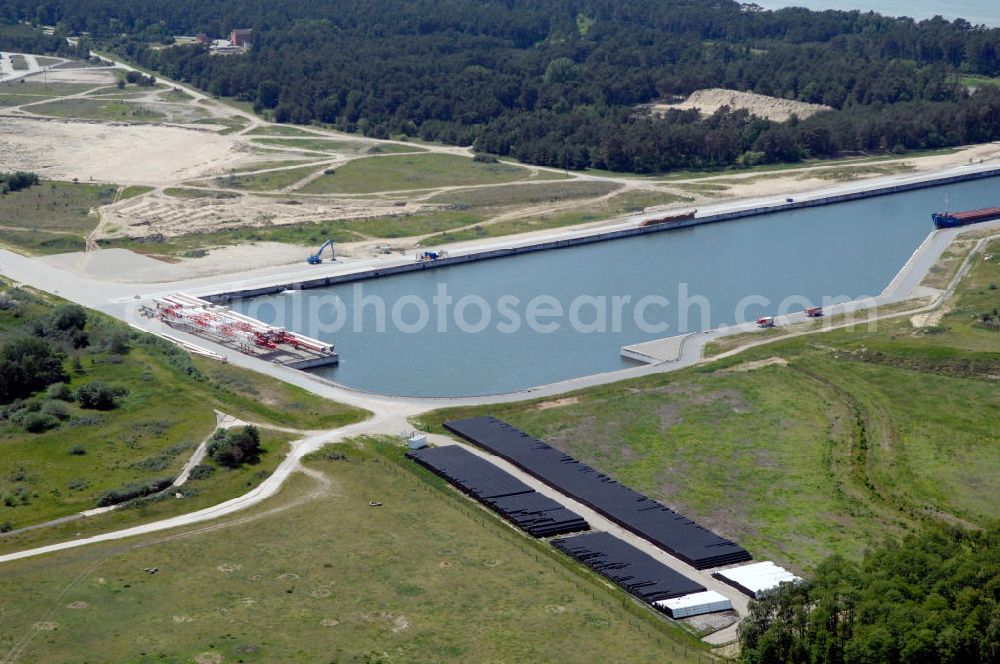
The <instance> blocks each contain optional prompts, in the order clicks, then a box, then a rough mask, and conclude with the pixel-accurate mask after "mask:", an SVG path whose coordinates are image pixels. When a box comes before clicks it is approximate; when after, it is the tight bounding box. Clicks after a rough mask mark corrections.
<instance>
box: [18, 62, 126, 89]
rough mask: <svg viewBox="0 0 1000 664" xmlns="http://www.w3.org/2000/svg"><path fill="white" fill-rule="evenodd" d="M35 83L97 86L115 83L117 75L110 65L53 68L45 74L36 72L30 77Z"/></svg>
mask: <svg viewBox="0 0 1000 664" xmlns="http://www.w3.org/2000/svg"><path fill="white" fill-rule="evenodd" d="M27 80H29V81H31V82H33V83H41V82H42V81H43V80H46V81H48V82H49V83H87V84H92V85H94V86H95V87H99V86H102V85H114V84H115V75H114V71H113V70H112V69H111V68H110V67H84V68H81V69H53V70H51V71H49V72H47V73H46V74H45V76H44V79H43V77H42V76H40V75H38V74H36V75H34V76H32V77H31V78H30V79H27Z"/></svg>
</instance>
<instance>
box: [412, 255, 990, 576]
mask: <svg viewBox="0 0 1000 664" xmlns="http://www.w3.org/2000/svg"><path fill="white" fill-rule="evenodd" d="M998 254H1000V242H996V243H994V244H993V245H992V246H990V247H989V248H988V249H987V250H986V251H985V252H984V255H983V256H981V257H980V258H979V259H978V260H977V263H976V265H975V268H974V269H973V271H972V272H971V273H970V274H969V276H968V277H967V278H966V279H965V280H964V281H963V284H962V288H961V290H960V291H959V295H958V297H957V298H956V299H955V301H954V303H953V308H952V309H951V311H950V313H948V314H947V315H945V316H944V318H943V319H942V321H941V322H940V324H939V325H938V326H936V327H934V328H929V329H927V328H924V329H914V328H912V326H911V324H910V322H909V320H908V319H902V320H895V319H894V320H891V321H882V322H880V323H879V324H878V327H877V329H876V330H869V329H868V327H867V326H862V327H858V328H854V329H849V330H843V331H834V332H828V333H825V334H820V335H813V336H807V337H800V338H797V339H792V340H787V341H778V342H776V343H773V344H769V345H767V346H764V347H761V348H757V349H753V350H751V351H747V352H746V353H742V354H740V355H738V356H735V357H731V358H728V359H726V360H721V361H718V362H715V363H711V364H707V365H705V366H702V367H697V368H693V369H688V370H684V371H680V372H676V373H671V374H664V375H658V376H652V377H648V378H643V379H638V380H633V381H628V382H624V383H620V384H615V385H610V386H605V387H599V388H594V389H590V390H585V391H582V392H578V393H575V394H573V395H570V397H569V398H568V399H566V400H561V401H550V402H549V403H547V404H545V405H546V407H545V408H542V407H540V405H541V404H539V403H538V402H534V403H527V404H504V405H497V406H487V407H477V408H462V409H450V410H445V411H440V412H438V413H435V414H432V415H428V416H424V417H422V418H421V419H420V422H419V424H420V425H421V426H424V427H427V428H429V429H431V430H436V431H441V428H440V422H441V421H442V420H444V419H448V418H452V417H457V416H465V415H471V414H479V413H484V414H485V413H489V414H493V415H496V416H498V417H501V418H502V419H505V420H508V421H510V422H512V423H513V424H515V425H517V426H519V427H521V428H523V429H525V430H526V431H528V432H529V433H531V434H533V435H535V436H538V437H540V438H542V439H543V440H546V441H548V442H549V443H551V444H553V445H555V446H557V447H559V448H560V449H563V450H565V451H567V452H568V453H570V454H572V455H574V456H576V457H578V458H579V459H581V460H583V461H586V462H588V463H591V464H593V465H595V466H596V467H597V468H600V469H601V470H604V471H607V472H609V473H610V474H611V475H612V476H614V477H616V478H617V479H619V480H621V481H622V482H624V483H625V484H628V485H629V486H632V487H634V488H636V489H639V490H641V491H644V492H646V493H648V494H649V495H651V496H653V497H656V498H658V499H660V500H662V501H664V502H665V503H666V504H668V505H670V506H672V507H675V508H677V509H678V510H679V511H680V512H682V513H684V514H686V515H688V516H691V517H692V518H695V519H696V520H698V521H699V522H701V523H703V524H704V525H706V526H709V527H711V528H713V529H715V530H717V531H718V532H720V533H722V534H724V535H726V536H729V537H732V538H734V539H736V540H737V541H738V542H740V543H741V544H742V545H744V546H746V547H747V548H748V549H750V551H751V552H752V553H753V554H754V555H755V556H756V557H758V558H762V559H764V558H772V559H774V560H776V561H778V562H779V563H784V564H787V565H790V566H792V567H793V568H794V569H797V570H803V571H808V570H810V569H811V568H812V567H813V566H814V565H815V564H816V563H818V562H819V561H820V560H821V559H822V558H823V557H824V556H826V555H828V554H830V553H840V554H844V555H846V556H849V557H852V558H857V557H859V556H860V554H861V553H862V552H863V550H864V548H865V547H866V546H867V544H868V543H869V542H872V541H875V540H878V539H880V538H882V537H884V536H886V535H889V534H895V535H899V534H902V533H904V532H906V531H908V530H911V529H913V528H917V527H919V526H920V525H921V524H923V523H927V522H930V521H941V522H946V523H959V524H970V525H976V524H978V525H983V524H986V523H989V522H990V521H991V520H993V519H995V518H996V498H995V497H996V496H997V495H1000V435H998V432H997V429H996V422H998V421H1000V390H997V388H996V376H997V375H998V374H1000V332H998V331H997V330H996V329H990V328H988V327H985V326H983V325H981V324H979V323H978V320H979V316H980V315H981V314H983V313H987V312H992V311H993V310H995V309H996V308H997V307H998V306H1000V296H998V295H997V293H998V291H997V290H995V289H993V288H991V287H990V284H996V283H997V282H1000V259H998V258H997V256H998ZM986 257H989V258H988V259H987V258H986Z"/></svg>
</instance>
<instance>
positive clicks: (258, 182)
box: [212, 166, 322, 191]
mask: <svg viewBox="0 0 1000 664" xmlns="http://www.w3.org/2000/svg"><path fill="white" fill-rule="evenodd" d="M321 168H322V166H303V167H301V168H289V169H283V170H280V171H269V172H267V173H257V174H255V175H236V174H233V175H225V176H223V177H218V178H214V179H213V180H212V184H214V185H216V186H218V187H222V188H224V189H245V190H247V191H274V190H276V189H284V188H286V187H290V186H292V185H293V184H295V183H296V182H299V181H300V180H304V179H305V178H307V177H309V176H310V175H312V174H313V173H315V172H316V171H317V170H319V169H321Z"/></svg>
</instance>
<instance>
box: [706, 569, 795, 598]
mask: <svg viewBox="0 0 1000 664" xmlns="http://www.w3.org/2000/svg"><path fill="white" fill-rule="evenodd" d="M712 576H714V577H715V578H716V579H718V580H719V581H722V582H723V583H728V584H729V585H731V586H732V587H733V588H736V589H737V590H739V591H740V592H741V593H743V594H745V595H749V596H750V597H753V598H754V599H760V597H761V596H762V595H764V593H766V592H768V591H769V590H774V589H775V588H777V587H778V586H779V585H780V584H782V583H800V582H801V581H802V579H800V578H799V577H797V576H795V575H794V574H792V573H791V572H789V571H788V570H787V569H785V568H783V567H778V566H777V565H775V564H774V563H773V562H771V561H770V560H765V561H764V562H761V563H752V564H750V565H741V566H740V567H732V568H730V569H724V570H721V571H718V572H713V573H712Z"/></svg>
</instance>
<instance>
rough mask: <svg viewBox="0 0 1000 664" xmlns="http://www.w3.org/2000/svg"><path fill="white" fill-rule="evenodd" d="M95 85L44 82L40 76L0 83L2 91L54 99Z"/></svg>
mask: <svg viewBox="0 0 1000 664" xmlns="http://www.w3.org/2000/svg"><path fill="white" fill-rule="evenodd" d="M95 87H97V86H96V85H95V84H93V83H44V82H43V81H42V80H41V79H40V78H36V77H29V78H28V79H20V80H17V81H11V82H10V83H3V84H0V93H3V94H12V95H30V96H32V97H47V98H50V99H52V98H56V97H65V96H66V95H75V94H79V93H81V92H86V91H87V90H92V89H94V88H95ZM25 103H27V102H25Z"/></svg>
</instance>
